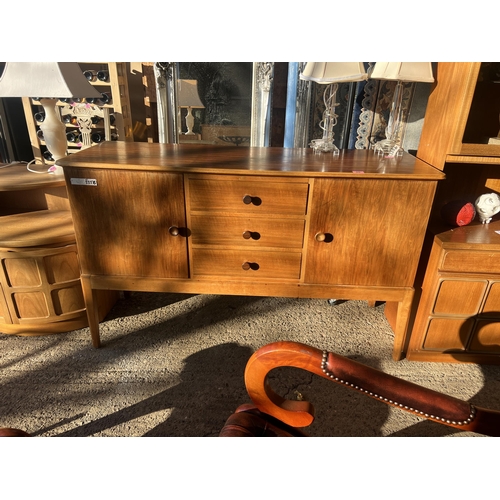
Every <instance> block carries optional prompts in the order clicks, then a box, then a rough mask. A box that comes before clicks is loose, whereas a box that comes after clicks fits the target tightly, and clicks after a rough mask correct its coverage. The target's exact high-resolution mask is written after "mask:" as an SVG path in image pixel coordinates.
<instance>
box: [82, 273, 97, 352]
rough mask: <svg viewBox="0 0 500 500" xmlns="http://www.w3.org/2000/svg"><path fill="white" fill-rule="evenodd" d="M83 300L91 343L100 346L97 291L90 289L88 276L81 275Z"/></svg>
mask: <svg viewBox="0 0 500 500" xmlns="http://www.w3.org/2000/svg"><path fill="white" fill-rule="evenodd" d="M81 281H82V290H83V300H84V301H85V308H86V310H87V318H88V322H89V329H90V336H91V337H92V345H93V346H94V347H96V348H97V347H100V346H101V339H100V337H99V308H98V302H97V291H96V290H93V289H92V286H91V284H90V277H89V276H82V277H81Z"/></svg>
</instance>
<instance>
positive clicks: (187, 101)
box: [178, 80, 205, 135]
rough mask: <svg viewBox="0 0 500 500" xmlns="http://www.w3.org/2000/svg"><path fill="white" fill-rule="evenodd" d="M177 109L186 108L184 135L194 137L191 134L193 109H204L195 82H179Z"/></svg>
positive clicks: (192, 133)
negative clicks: (185, 129) (185, 130)
mask: <svg viewBox="0 0 500 500" xmlns="http://www.w3.org/2000/svg"><path fill="white" fill-rule="evenodd" d="M178 99H179V107H180V108H187V115H186V127H187V132H186V133H185V134H184V135H195V133H194V132H193V126H194V116H193V114H192V112H191V111H192V110H193V108H198V109H200V108H204V107H205V106H203V103H202V102H201V100H200V96H199V95H198V82H197V81H196V80H179V95H178Z"/></svg>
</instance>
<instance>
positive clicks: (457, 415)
mask: <svg viewBox="0 0 500 500" xmlns="http://www.w3.org/2000/svg"><path fill="white" fill-rule="evenodd" d="M321 369H322V370H323V372H324V373H325V375H326V376H327V377H329V378H330V379H332V380H333V381H335V382H339V383H340V384H344V385H346V386H348V387H350V388H351V389H355V390H357V391H360V392H362V393H364V394H366V395H367V396H370V397H372V398H375V399H378V400H380V401H382V402H384V403H387V404H390V405H392V406H397V407H398V408H401V409H403V410H407V411H410V412H413V413H416V414H417V415H419V416H422V417H425V418H429V419H432V420H438V421H440V422H442V423H447V424H454V425H468V424H470V423H471V422H472V421H473V420H474V417H475V413H476V410H475V408H474V406H472V405H471V404H470V403H467V402H466V401H462V400H460V399H456V398H453V397H451V396H448V395H446V394H442V393H439V392H436V391H433V390H431V389H427V388H425V387H422V386H419V385H417V384H414V383H412V382H408V381H406V380H402V379H400V378H397V377H394V376H392V375H389V374H387V373H384V372H381V371H380V370H376V369H374V368H371V367H369V366H366V365H363V364H361V363H358V362H357V361H354V360H352V359H348V358H344V357H343V356H339V355H337V354H334V353H327V352H326V351H325V352H324V353H323V359H322V362H321Z"/></svg>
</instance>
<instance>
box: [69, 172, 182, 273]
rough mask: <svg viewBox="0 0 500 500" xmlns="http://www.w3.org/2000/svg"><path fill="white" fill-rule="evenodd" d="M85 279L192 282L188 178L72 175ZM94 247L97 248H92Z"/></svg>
mask: <svg viewBox="0 0 500 500" xmlns="http://www.w3.org/2000/svg"><path fill="white" fill-rule="evenodd" d="M66 174H67V182H68V183H70V184H71V183H72V182H73V183H74V182H79V181H74V180H73V181H71V179H82V178H85V179H90V180H92V182H94V181H95V185H78V184H71V188H70V189H69V190H68V191H69V198H70V203H71V207H72V213H73V220H74V224H75V233H76V240H77V244H78V248H79V256H80V262H81V267H82V274H96V275H122V276H145V277H146V276H156V277H161V278H187V277H188V263H187V243H186V238H185V237H183V236H182V235H177V236H174V235H172V234H170V232H169V228H170V227H174V226H175V227H177V228H179V229H181V231H182V229H185V226H186V219H185V209H184V189H183V176H182V174H170V173H159V172H127V171H121V172H119V173H117V172H113V171H109V170H101V169H90V170H88V171H85V175H83V174H84V173H83V172H82V171H81V170H76V169H72V168H67V169H66ZM89 242H91V243H90V244H89Z"/></svg>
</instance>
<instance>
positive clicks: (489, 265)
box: [440, 250, 500, 274]
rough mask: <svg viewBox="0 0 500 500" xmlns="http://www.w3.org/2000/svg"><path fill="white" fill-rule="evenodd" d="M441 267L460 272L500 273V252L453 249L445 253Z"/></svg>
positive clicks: (443, 269) (444, 269)
mask: <svg viewBox="0 0 500 500" xmlns="http://www.w3.org/2000/svg"><path fill="white" fill-rule="evenodd" d="M440 269H441V270H442V271H455V272H459V273H489V274H494V273H500V252H484V251H483V252H480V251H479V252H474V251H460V250H451V251H449V252H446V254H445V255H444V258H443V262H442V264H441V266H440Z"/></svg>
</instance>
